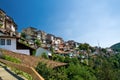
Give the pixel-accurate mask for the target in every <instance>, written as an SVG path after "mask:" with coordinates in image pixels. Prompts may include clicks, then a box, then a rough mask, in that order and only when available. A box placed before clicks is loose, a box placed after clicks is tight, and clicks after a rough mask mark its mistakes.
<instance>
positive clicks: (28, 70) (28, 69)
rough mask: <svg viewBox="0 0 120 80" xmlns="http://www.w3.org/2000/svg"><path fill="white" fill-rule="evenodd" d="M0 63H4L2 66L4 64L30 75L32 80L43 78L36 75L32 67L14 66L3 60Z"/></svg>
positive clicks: (41, 79)
mask: <svg viewBox="0 0 120 80" xmlns="http://www.w3.org/2000/svg"><path fill="white" fill-rule="evenodd" d="M0 62H2V63H4V64H6V65H8V66H10V67H13V68H16V69H19V70H21V71H23V72H26V73H28V74H30V75H31V76H32V78H33V79H34V80H44V78H43V77H42V76H40V75H39V74H38V73H37V71H36V70H35V69H34V68H32V67H28V66H24V65H21V64H16V63H13V62H10V61H6V60H3V59H0Z"/></svg>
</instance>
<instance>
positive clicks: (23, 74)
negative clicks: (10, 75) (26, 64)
mask: <svg viewBox="0 0 120 80" xmlns="http://www.w3.org/2000/svg"><path fill="white" fill-rule="evenodd" d="M12 70H13V71H14V72H15V73H16V74H18V75H22V76H24V77H25V78H26V79H28V80H33V78H32V76H31V75H30V74H28V73H25V72H23V71H21V70H18V69H15V68H12Z"/></svg>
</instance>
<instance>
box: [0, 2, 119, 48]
mask: <svg viewBox="0 0 120 80" xmlns="http://www.w3.org/2000/svg"><path fill="white" fill-rule="evenodd" d="M119 4H120V0H0V8H1V9H3V10H4V11H5V12H6V14H7V15H9V16H11V17H12V18H13V19H14V21H15V22H16V24H17V25H18V31H19V32H20V31H21V30H22V29H23V28H26V27H29V26H32V27H35V28H37V29H38V30H43V31H45V32H47V33H51V34H54V35H56V36H59V37H62V38H63V39H64V40H65V41H67V40H75V41H77V42H80V43H89V44H90V45H91V46H98V44H99V46H101V47H110V46H111V45H113V44H115V43H118V42H120V35H119V32H120V5H119Z"/></svg>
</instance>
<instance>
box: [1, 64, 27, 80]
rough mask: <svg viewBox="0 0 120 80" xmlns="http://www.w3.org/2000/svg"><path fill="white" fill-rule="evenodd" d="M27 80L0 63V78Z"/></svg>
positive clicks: (5, 79) (3, 79) (4, 79)
mask: <svg viewBox="0 0 120 80" xmlns="http://www.w3.org/2000/svg"><path fill="white" fill-rule="evenodd" d="M1 79H2V80H27V79H25V78H24V79H23V78H21V77H20V76H18V75H17V74H15V73H13V72H12V71H11V70H10V69H9V68H7V67H6V66H4V65H3V64H1V63H0V80H1Z"/></svg>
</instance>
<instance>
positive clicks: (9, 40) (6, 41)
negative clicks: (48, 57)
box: [0, 35, 34, 55]
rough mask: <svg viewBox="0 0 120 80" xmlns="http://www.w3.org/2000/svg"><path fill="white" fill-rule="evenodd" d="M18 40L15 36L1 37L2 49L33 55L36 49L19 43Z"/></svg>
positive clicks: (0, 46) (0, 44)
mask: <svg viewBox="0 0 120 80" xmlns="http://www.w3.org/2000/svg"><path fill="white" fill-rule="evenodd" d="M17 39H18V38H16V37H15V36H6V35H0V48H2V49H6V50H10V51H13V52H17V53H22V54H26V55H31V54H32V52H33V50H34V49H32V48H30V47H28V46H26V45H24V44H21V43H19V42H18V41H17Z"/></svg>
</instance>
